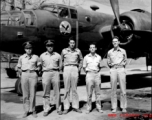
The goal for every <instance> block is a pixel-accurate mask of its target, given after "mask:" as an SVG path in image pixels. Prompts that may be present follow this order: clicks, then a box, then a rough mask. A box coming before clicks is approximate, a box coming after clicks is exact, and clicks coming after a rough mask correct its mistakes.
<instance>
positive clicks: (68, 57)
mask: <svg viewBox="0 0 152 120" xmlns="http://www.w3.org/2000/svg"><path fill="white" fill-rule="evenodd" d="M61 58H62V61H63V66H64V69H63V79H64V87H65V95H64V112H63V113H64V114H67V113H68V112H69V108H70V91H71V90H72V107H73V111H75V112H78V113H82V111H81V110H80V109H79V97H78V93H77V83H78V76H79V73H80V71H81V68H82V60H83V57H82V54H81V51H80V50H79V49H78V48H75V40H74V39H72V38H71V39H70V40H69V47H68V48H65V49H63V50H62V53H61Z"/></svg>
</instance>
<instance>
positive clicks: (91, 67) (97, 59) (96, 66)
mask: <svg viewBox="0 0 152 120" xmlns="http://www.w3.org/2000/svg"><path fill="white" fill-rule="evenodd" d="M101 60H102V58H101V56H99V55H98V54H95V56H92V55H91V54H87V55H86V56H85V57H84V60H83V68H85V70H86V71H87V72H98V71H99V70H100V68H101Z"/></svg>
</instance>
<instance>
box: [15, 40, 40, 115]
mask: <svg viewBox="0 0 152 120" xmlns="http://www.w3.org/2000/svg"><path fill="white" fill-rule="evenodd" d="M23 46H24V49H25V52H26V53H25V54H23V55H22V56H20V58H19V60H18V64H17V70H18V71H19V72H20V74H21V87H22V91H23V107H24V110H25V113H24V115H23V118H24V117H27V116H28V115H29V113H30V112H32V115H33V117H37V115H36V111H35V99H36V87H37V81H38V75H37V73H36V71H37V70H40V66H39V65H40V64H39V57H38V56H37V55H34V54H32V48H33V46H32V43H31V42H25V43H24V44H23Z"/></svg>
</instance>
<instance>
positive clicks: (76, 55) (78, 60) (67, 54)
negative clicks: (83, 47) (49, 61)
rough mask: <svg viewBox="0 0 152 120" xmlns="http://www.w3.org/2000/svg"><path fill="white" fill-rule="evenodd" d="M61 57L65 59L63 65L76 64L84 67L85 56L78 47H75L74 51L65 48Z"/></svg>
mask: <svg viewBox="0 0 152 120" xmlns="http://www.w3.org/2000/svg"><path fill="white" fill-rule="evenodd" d="M61 58H62V61H63V66H67V65H76V66H79V67H80V68H81V67H82V62H83V57H82V53H81V51H80V50H79V49H78V48H75V50H74V51H71V49H70V48H65V49H63V50H62V53H61Z"/></svg>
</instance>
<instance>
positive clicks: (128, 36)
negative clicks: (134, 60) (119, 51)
mask: <svg viewBox="0 0 152 120" xmlns="http://www.w3.org/2000/svg"><path fill="white" fill-rule="evenodd" d="M120 22H121V25H118V23H117V20H114V22H113V25H112V29H111V33H112V34H113V36H119V38H120V41H121V45H127V44H128V43H130V42H131V41H132V40H133V39H132V38H133V37H135V36H138V34H140V32H142V31H151V29H152V27H151V14H150V13H149V12H147V11H144V10H141V9H134V10H132V11H129V12H125V13H123V14H121V15H120ZM136 33H137V34H136ZM135 34H136V35H135Z"/></svg>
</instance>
